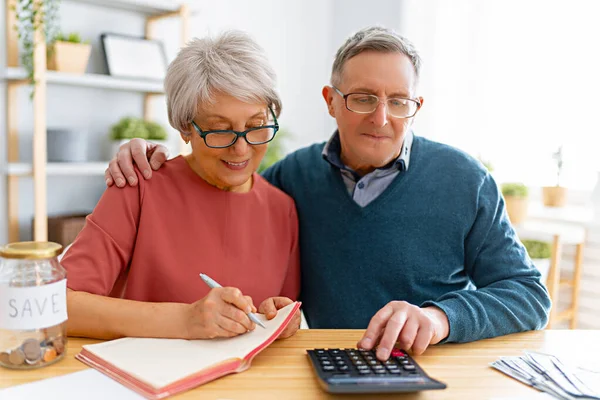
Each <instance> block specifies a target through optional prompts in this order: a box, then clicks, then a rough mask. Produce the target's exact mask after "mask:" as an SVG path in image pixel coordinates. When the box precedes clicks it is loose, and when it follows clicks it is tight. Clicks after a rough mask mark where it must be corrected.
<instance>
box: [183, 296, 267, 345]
mask: <svg viewBox="0 0 600 400" xmlns="http://www.w3.org/2000/svg"><path fill="white" fill-rule="evenodd" d="M186 310H187V312H186V314H187V315H186V318H185V321H186V322H185V324H186V331H187V335H186V336H187V337H188V338H189V339H213V338H217V337H233V336H238V335H241V334H243V333H246V332H248V331H251V330H254V328H256V324H254V322H252V321H250V319H249V318H248V315H247V313H249V312H256V307H254V304H253V303H252V298H250V296H244V295H243V294H242V292H241V291H240V290H239V289H237V288H233V287H222V288H214V289H211V291H210V292H209V293H208V295H206V297H204V298H203V299H200V300H198V301H197V302H195V303H193V304H190V305H189V306H188V308H187V309H186Z"/></svg>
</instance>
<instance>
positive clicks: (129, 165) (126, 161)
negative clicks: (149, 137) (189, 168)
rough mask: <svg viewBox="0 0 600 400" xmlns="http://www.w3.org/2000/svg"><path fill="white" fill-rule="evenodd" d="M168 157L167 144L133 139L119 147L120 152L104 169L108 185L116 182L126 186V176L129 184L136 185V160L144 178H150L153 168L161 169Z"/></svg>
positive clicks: (118, 184)
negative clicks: (134, 166)
mask: <svg viewBox="0 0 600 400" xmlns="http://www.w3.org/2000/svg"><path fill="white" fill-rule="evenodd" d="M167 158H169V150H168V149H167V148H166V147H165V146H163V145H159V144H154V143H150V142H147V141H145V140H144V139H139V138H138V139H131V140H130V141H129V142H127V143H125V144H124V145H122V146H121V147H120V148H119V152H118V153H117V154H116V155H115V157H114V158H113V159H112V160H111V161H110V163H109V164H108V168H107V169H106V171H104V178H105V180H106V185H107V186H112V185H113V183H116V185H117V186H118V187H124V186H125V178H127V182H129V185H130V186H135V185H137V184H138V181H137V175H136V174H135V171H134V169H133V163H134V162H135V165H137V167H138V169H139V170H140V172H141V173H142V175H143V176H144V178H145V179H150V178H151V177H152V170H155V171H156V170H157V169H159V168H160V167H161V166H162V165H163V164H164V163H165V161H167ZM148 160H149V161H150V163H148ZM151 167H152V168H151Z"/></svg>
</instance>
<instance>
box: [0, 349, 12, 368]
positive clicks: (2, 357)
mask: <svg viewBox="0 0 600 400" xmlns="http://www.w3.org/2000/svg"><path fill="white" fill-rule="evenodd" d="M9 363H10V355H9V354H8V353H4V352H2V353H0V364H4V365H7V364H9Z"/></svg>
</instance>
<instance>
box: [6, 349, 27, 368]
mask: <svg viewBox="0 0 600 400" xmlns="http://www.w3.org/2000/svg"><path fill="white" fill-rule="evenodd" d="M8 360H9V361H10V363H11V364H12V365H21V364H23V361H25V354H24V353H23V350H21V349H14V350H13V351H11V352H10V354H9V356H8Z"/></svg>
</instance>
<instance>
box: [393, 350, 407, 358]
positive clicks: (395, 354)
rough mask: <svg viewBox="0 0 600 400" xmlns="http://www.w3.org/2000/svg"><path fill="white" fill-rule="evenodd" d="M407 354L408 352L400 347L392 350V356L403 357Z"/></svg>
mask: <svg viewBox="0 0 600 400" xmlns="http://www.w3.org/2000/svg"><path fill="white" fill-rule="evenodd" d="M405 355H406V354H405V353H404V352H403V351H402V350H400V349H394V350H392V357H403V356H405Z"/></svg>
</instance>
